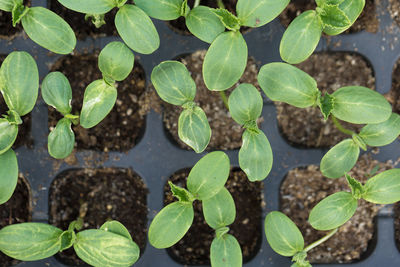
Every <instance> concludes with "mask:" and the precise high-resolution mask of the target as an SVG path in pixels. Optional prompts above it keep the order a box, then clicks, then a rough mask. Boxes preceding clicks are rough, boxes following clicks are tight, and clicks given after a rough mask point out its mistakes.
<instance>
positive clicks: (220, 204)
mask: <svg viewBox="0 0 400 267" xmlns="http://www.w3.org/2000/svg"><path fill="white" fill-rule="evenodd" d="M202 204H203V214H204V218H205V220H206V222H207V224H208V225H209V226H210V227H211V228H213V229H215V230H216V229H218V228H220V227H224V226H228V225H231V224H232V223H233V222H234V221H235V218H236V207H235V201H234V200H233V197H232V195H231V194H230V193H229V191H228V190H227V189H226V188H222V189H221V190H220V191H219V192H218V193H217V194H216V195H215V196H213V197H212V198H209V199H207V200H204V201H203V202H202Z"/></svg>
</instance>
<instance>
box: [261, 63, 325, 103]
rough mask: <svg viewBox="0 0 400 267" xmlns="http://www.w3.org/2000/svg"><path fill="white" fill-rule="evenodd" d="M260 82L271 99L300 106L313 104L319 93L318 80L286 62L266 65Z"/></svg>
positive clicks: (262, 69) (262, 70)
mask: <svg viewBox="0 0 400 267" xmlns="http://www.w3.org/2000/svg"><path fill="white" fill-rule="evenodd" d="M258 83H259V84H260V86H261V88H262V89H263V91H264V93H265V94H266V95H267V96H268V97H269V98H270V99H271V100H273V101H282V102H285V103H288V104H290V105H292V106H296V107H299V108H305V107H310V106H313V105H314V104H315V103H316V101H317V97H318V95H319V90H318V87H317V82H316V81H315V80H314V79H313V78H312V77H311V76H310V75H308V74H307V73H305V72H304V71H302V70H300V69H298V68H296V67H294V66H291V65H289V64H286V63H280V62H275V63H270V64H266V65H264V66H263V67H262V68H261V70H260V73H259V74H258Z"/></svg>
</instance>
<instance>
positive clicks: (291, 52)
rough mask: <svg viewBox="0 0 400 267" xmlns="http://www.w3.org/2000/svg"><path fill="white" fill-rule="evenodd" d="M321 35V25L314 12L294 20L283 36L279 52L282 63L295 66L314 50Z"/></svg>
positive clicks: (310, 11) (306, 13)
mask: <svg viewBox="0 0 400 267" xmlns="http://www.w3.org/2000/svg"><path fill="white" fill-rule="evenodd" d="M321 34H322V23H321V21H320V18H319V16H318V14H317V13H316V12H315V11H314V10H309V11H306V12H304V13H302V14H301V15H300V16H298V17H297V18H295V19H294V20H293V21H292V23H290V25H289V27H288V28H287V29H286V31H285V33H284V34H283V37H282V40H281V44H280V47H279V51H280V54H281V57H282V59H283V60H284V61H286V62H288V63H290V64H297V63H300V62H303V61H304V60H306V59H307V58H308V57H309V56H310V55H311V54H312V53H313V52H314V50H315V48H316V47H317V45H318V43H319V39H320V38H321Z"/></svg>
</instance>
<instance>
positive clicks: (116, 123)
mask: <svg viewBox="0 0 400 267" xmlns="http://www.w3.org/2000/svg"><path fill="white" fill-rule="evenodd" d="M97 57H98V54H95V55H78V56H72V55H69V56H65V57H63V58H61V59H60V60H59V61H58V62H56V63H55V64H54V66H53V67H52V69H51V71H60V72H62V73H64V74H65V75H66V76H67V78H68V79H69V81H70V83H71V87H72V95H73V99H72V113H74V114H78V113H79V112H80V110H81V108H82V102H83V96H84V92H85V88H86V87H87V86H88V85H89V84H90V83H91V82H93V81H95V80H97V79H101V78H102V76H101V72H100V70H99V69H98V68H97ZM145 87H146V81H145V73H144V70H143V68H142V67H141V66H140V64H138V63H137V62H135V67H134V69H133V71H132V72H131V74H130V75H129V76H128V78H126V79H125V80H124V81H123V82H120V83H118V84H117V89H118V98H117V102H116V104H115V106H114V108H113V110H112V111H111V112H110V113H109V114H108V115H107V117H106V118H105V119H104V120H103V121H102V122H101V123H100V124H98V125H97V126H95V127H93V128H91V129H84V128H82V127H80V126H73V130H74V132H75V135H76V142H77V148H78V149H94V150H98V151H104V152H108V151H127V150H129V149H131V148H132V147H133V146H134V145H135V144H136V142H138V139H139V138H140V137H141V136H142V134H143V132H144V127H145V119H144V116H142V115H141V114H139V109H140V104H139V100H140V96H141V95H142V93H143V92H144V91H145ZM61 118H62V115H61V114H60V113H58V112H57V111H56V110H55V109H54V108H52V107H49V128H50V129H52V128H53V127H55V125H56V124H57V121H58V120H59V119H61Z"/></svg>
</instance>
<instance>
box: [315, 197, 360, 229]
mask: <svg viewBox="0 0 400 267" xmlns="http://www.w3.org/2000/svg"><path fill="white" fill-rule="evenodd" d="M357 205H358V201H357V199H355V198H354V197H353V196H352V194H351V193H349V192H338V193H335V194H333V195H330V196H328V197H327V198H325V199H323V200H321V201H320V202H319V203H318V204H317V205H316V206H315V207H314V208H313V209H312V210H311V212H310V217H309V219H308V221H309V222H310V224H311V226H312V227H313V228H314V229H317V230H320V231H328V230H332V229H335V228H338V227H340V226H342V225H343V224H345V223H346V222H347V221H348V220H350V218H351V217H353V215H354V213H355V212H356V209H357Z"/></svg>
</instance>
